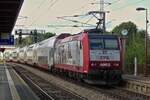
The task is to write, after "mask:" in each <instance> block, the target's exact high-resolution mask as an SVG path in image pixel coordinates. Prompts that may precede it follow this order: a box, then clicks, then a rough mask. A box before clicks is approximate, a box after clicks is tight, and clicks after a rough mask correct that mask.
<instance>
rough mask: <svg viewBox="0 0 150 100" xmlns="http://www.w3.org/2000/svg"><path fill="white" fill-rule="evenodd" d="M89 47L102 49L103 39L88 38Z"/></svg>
mask: <svg viewBox="0 0 150 100" xmlns="http://www.w3.org/2000/svg"><path fill="white" fill-rule="evenodd" d="M90 47H91V49H93V50H94V49H103V48H104V43H103V39H91V40H90Z"/></svg>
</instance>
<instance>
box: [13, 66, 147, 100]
mask: <svg viewBox="0 0 150 100" xmlns="http://www.w3.org/2000/svg"><path fill="white" fill-rule="evenodd" d="M15 66H17V67H14V68H15V69H16V71H17V72H18V73H20V74H21V73H24V74H25V75H24V74H23V75H22V76H23V77H27V78H29V79H28V80H30V81H31V80H32V82H34V83H35V84H37V83H38V86H36V87H39V88H41V89H40V90H41V91H46V92H43V93H37V94H39V95H40V96H41V95H42V96H41V98H42V100H49V99H47V97H46V96H45V94H46V95H49V94H51V95H53V99H50V100H60V99H61V100H85V99H86V98H87V99H89V100H91V98H89V97H88V96H87V97H85V96H79V95H80V94H78V95H77V94H75V95H74V94H73V96H71V95H72V92H71V93H70V91H69V93H68V91H67V93H64V92H63V95H61V96H60V99H59V97H58V98H57V97H56V95H58V94H57V93H58V90H59V89H57V88H55V89H54V91H51V90H52V89H53V85H51V87H50V88H49V87H48V86H49V85H50V84H51V83H49V82H45V83H43V82H44V80H43V81H42V83H41V80H42V79H41V78H40V77H35V75H34V74H33V73H32V74H33V76H32V75H31V74H29V73H31V72H29V71H27V70H26V69H25V68H23V67H21V65H20V64H19V65H18V64H16V65H15ZM18 66H19V67H18ZM23 66H24V65H23ZM44 73H45V72H44ZM47 74H48V75H50V73H47ZM55 77H59V76H58V75H56V76H55ZM34 79H35V80H36V81H34ZM63 80H64V81H68V82H70V83H72V84H77V85H78V86H79V87H81V89H82V88H85V89H86V90H88V91H93V93H92V92H91V96H92V95H99V96H98V97H97V98H96V99H95V100H150V97H149V96H147V95H144V94H139V93H135V92H132V91H128V90H126V89H123V88H121V87H106V86H104V87H103V86H91V85H88V84H85V83H82V82H77V81H76V80H72V79H68V78H67V79H66V78H63ZM30 84H31V83H30ZM31 86H32V85H31ZM32 88H33V90H34V87H33V86H32ZM51 88H52V89H51ZM49 90H50V91H49ZM35 91H37V90H35ZM65 91H66V90H65ZM85 92H86V91H85ZM53 93H54V94H53ZM55 93H56V94H55ZM82 93H83V92H82ZM66 94H67V95H68V94H69V97H67V96H66ZM70 94H71V95H70ZM83 94H84V93H83ZM83 94H81V95H83ZM43 95H44V96H43ZM64 96H65V97H64ZM63 97H64V99H63Z"/></svg>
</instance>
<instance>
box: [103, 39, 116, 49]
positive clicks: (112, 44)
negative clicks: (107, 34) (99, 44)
mask: <svg viewBox="0 0 150 100" xmlns="http://www.w3.org/2000/svg"><path fill="white" fill-rule="evenodd" d="M104 41H105V49H118V41H117V39H104Z"/></svg>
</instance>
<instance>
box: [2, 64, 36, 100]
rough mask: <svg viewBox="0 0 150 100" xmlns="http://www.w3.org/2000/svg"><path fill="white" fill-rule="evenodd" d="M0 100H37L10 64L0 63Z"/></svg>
mask: <svg viewBox="0 0 150 100" xmlns="http://www.w3.org/2000/svg"><path fill="white" fill-rule="evenodd" d="M0 100H39V98H38V97H37V96H36V95H35V94H34V92H33V91H32V90H31V89H30V88H29V86H28V85H27V84H26V83H25V82H24V81H23V80H22V79H21V77H20V76H19V75H18V74H17V73H16V72H15V71H14V70H13V68H12V67H11V66H5V64H0Z"/></svg>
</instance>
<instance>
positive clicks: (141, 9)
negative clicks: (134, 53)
mask: <svg viewBox="0 0 150 100" xmlns="http://www.w3.org/2000/svg"><path fill="white" fill-rule="evenodd" d="M136 10H137V11H145V13H146V16H145V17H146V18H145V19H146V25H145V26H146V32H145V37H144V76H145V77H147V71H148V66H147V27H148V10H147V8H143V7H139V8H136Z"/></svg>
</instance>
